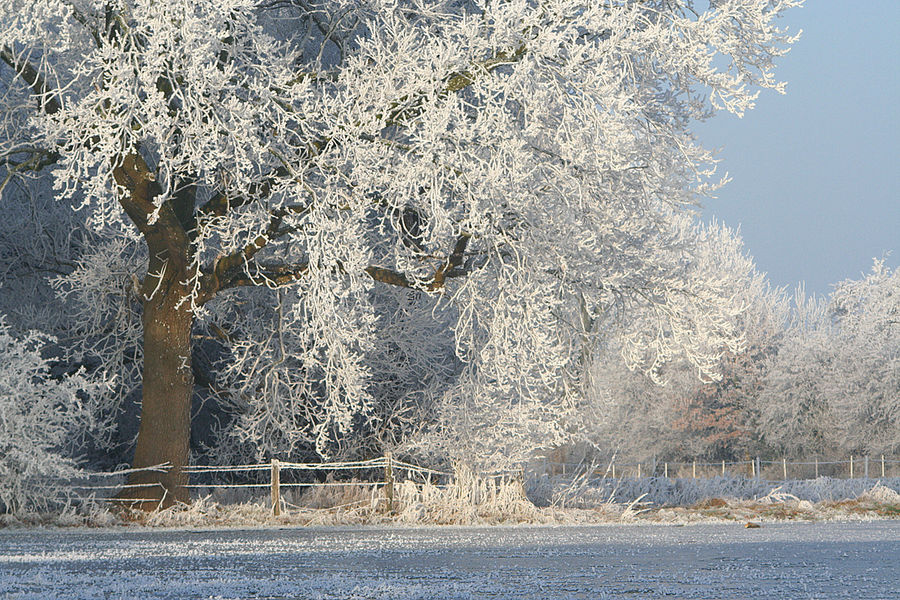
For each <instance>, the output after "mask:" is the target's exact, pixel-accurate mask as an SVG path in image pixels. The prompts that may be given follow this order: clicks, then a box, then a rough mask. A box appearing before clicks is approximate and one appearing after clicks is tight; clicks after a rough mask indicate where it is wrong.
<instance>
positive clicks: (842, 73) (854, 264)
mask: <svg viewBox="0 0 900 600" xmlns="http://www.w3.org/2000/svg"><path fill="white" fill-rule="evenodd" d="M782 22H783V23H784V24H786V25H788V26H789V27H790V28H791V30H792V31H796V30H798V29H802V30H803V36H802V37H801V39H800V40H799V41H798V42H797V43H796V44H795V46H794V48H793V49H792V50H791V52H790V53H789V54H788V55H786V56H784V57H782V58H781V60H780V62H779V65H778V66H779V69H778V75H779V78H780V80H783V81H787V82H788V86H787V95H784V96H781V95H778V94H776V93H763V94H762V95H761V96H760V99H759V101H758V102H757V106H756V108H755V109H754V110H753V111H750V112H749V113H747V114H746V115H745V116H744V118H743V119H738V118H736V117H734V116H732V115H725V114H723V115H719V116H717V117H715V118H714V119H713V120H712V121H710V122H708V123H704V124H702V125H700V126H699V127H698V128H697V134H698V136H699V138H700V140H701V141H702V142H703V144H704V146H706V147H708V148H720V149H721V152H720V154H719V158H720V159H722V162H721V163H720V165H719V169H720V171H727V172H728V173H729V175H730V176H731V177H732V178H733V181H732V182H731V183H730V184H728V186H727V187H726V188H725V189H723V190H721V191H720V192H719V194H718V198H717V199H714V200H709V201H707V202H706V203H705V206H706V208H705V210H704V214H705V215H706V216H707V217H715V218H717V219H719V220H721V221H724V222H725V223H727V224H728V225H731V226H734V227H736V226H738V225H740V227H741V233H742V235H743V238H744V245H745V248H746V250H747V251H748V252H749V253H750V254H751V255H753V256H754V257H755V259H756V262H757V266H758V267H759V269H760V270H761V271H765V272H766V273H768V275H769V278H770V280H771V281H772V283H773V284H775V285H778V286H784V285H786V286H789V287H791V288H793V287H795V286H796V285H797V284H798V283H799V282H801V281H805V283H806V289H807V291H808V292H813V293H817V294H827V293H828V292H830V290H831V284H833V283H835V282H837V281H840V280H842V279H847V278H858V277H859V276H860V274H861V273H862V272H864V271H868V270H869V267H870V266H871V264H872V259H873V258H875V257H881V256H882V255H884V254H885V252H888V251H890V252H891V255H890V257H889V258H888V264H889V265H891V266H893V267H897V266H898V264H900V162H898V149H900V146H898V139H900V127H898V104H900V82H898V79H900V77H898V71H900V58H898V57H900V34H898V31H897V29H898V27H900V0H862V1H859V2H842V1H839V0H807V3H806V5H805V6H803V7H801V8H799V9H794V10H793V11H791V12H790V13H789V14H788V15H787V17H786V18H785V19H784V20H783V21H782Z"/></svg>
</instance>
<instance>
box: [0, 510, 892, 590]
mask: <svg viewBox="0 0 900 600" xmlns="http://www.w3.org/2000/svg"><path fill="white" fill-rule="evenodd" d="M898 556H900V521H875V522H856V523H777V524H766V525H765V526H764V527H762V528H760V529H745V528H744V527H742V526H741V525H740V524H702V525H690V526H684V527H672V526H660V525H613V526H586V527H568V526H567V527H531V526H529V527H475V528H463V527H445V528H435V527H421V528H409V529H403V528H352V529H351V528H324V529H309V528H303V529H250V530H213V531H197V530H148V529H117V530H99V531H97V530H94V531H91V530H83V529H82V530H77V531H76V530H35V529H30V530H7V531H0V597H2V598H3V599H12V598H16V599H19V598H23V599H24V598H28V599H34V600H37V599H42V600H43V599H52V598H65V599H67V600H77V599H82V598H85V599H86V598H104V599H110V600H111V599H119V598H121V599H125V598H127V599H133V598H139V599H141V600H147V599H151V598H171V599H187V598H204V599H232V598H234V599H236V598H270V599H274V598H291V599H294V598H296V599H300V598H303V599H306V598H328V599H331V598H334V599H337V598H340V599H391V600H400V599H413V598H415V599H422V600H428V599H441V598H447V599H449V598H517V599H518V598H529V599H538V598H540V599H556V598H607V597H620V596H622V595H624V596H625V597H630V598H661V597H669V598H749V597H771V598H792V599H796V598H853V599H863V598H865V599H870V598H884V599H887V598H898V597H900V563H898V562H897V557H898Z"/></svg>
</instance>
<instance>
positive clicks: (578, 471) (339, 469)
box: [68, 453, 900, 516]
mask: <svg viewBox="0 0 900 600" xmlns="http://www.w3.org/2000/svg"><path fill="white" fill-rule="evenodd" d="M169 469H171V465H170V464H169V463H163V464H159V465H154V466H151V467H146V468H143V469H122V470H117V471H112V472H88V473H83V474H82V477H81V480H80V481H77V482H76V481H73V482H70V485H69V486H68V487H70V488H71V489H72V490H73V491H74V490H79V491H80V493H86V494H89V495H91V496H92V497H94V498H97V499H101V500H109V501H113V500H114V501H116V502H126V503H127V502H147V501H148V500H147V498H140V497H138V498H128V497H127V495H128V492H127V491H128V490H136V489H141V488H151V487H157V488H159V487H161V485H160V484H158V483H127V482H125V478H126V477H127V476H128V475H131V474H133V473H137V472H141V471H152V472H166V471H168V470H169ZM532 469H533V470H535V471H543V472H545V473H548V474H550V475H551V476H562V477H575V476H580V475H587V476H588V477H600V478H611V479H642V478H650V477H667V478H672V479H679V478H694V479H709V478H713V477H719V476H726V477H727V476H730V477H746V478H756V479H763V480H768V481H777V480H789V479H790V480H804V479H816V478H818V477H823V476H824V477H833V478H845V479H854V478H886V477H898V476H900V460H897V459H896V458H894V457H891V458H887V457H885V456H878V457H869V456H862V457H857V456H849V457H848V458H847V460H824V459H817V458H814V459H812V460H805V461H789V460H787V458H784V457H783V458H781V459H773V460H763V459H761V458H760V457H756V458H753V459H749V460H743V461H716V462H709V461H689V462H674V461H671V462H667V461H648V462H619V461H615V460H613V461H609V462H608V463H606V464H605V466H600V467H597V466H596V463H592V464H588V463H586V462H584V461H583V462H580V463H574V462H552V461H544V462H541V463H538V464H535V465H532ZM183 472H184V473H185V474H187V475H188V477H189V480H190V483H189V484H188V485H187V486H186V487H187V488H188V489H190V490H195V491H196V492H210V491H212V490H218V489H235V490H239V489H247V490H257V491H258V490H263V489H268V490H269V497H270V501H271V504H270V507H271V510H272V512H273V514H274V515H276V516H277V515H279V514H281V510H282V507H283V506H284V505H285V504H286V502H285V500H284V499H283V498H282V490H284V489H291V488H300V489H302V488H322V489H325V488H339V487H349V486H354V487H357V488H371V489H372V490H374V491H377V492H379V493H380V496H379V498H380V500H383V501H384V503H385V508H386V509H387V511H388V512H393V511H394V508H395V496H394V485H395V483H397V482H399V481H404V480H412V481H416V482H420V483H425V482H427V483H430V484H432V485H435V486H438V487H444V486H446V485H448V484H449V483H450V481H451V479H452V477H453V475H454V473H452V472H450V471H444V470H440V469H433V468H429V467H423V466H421V465H416V464H414V463H410V462H405V461H402V460H397V459H395V458H394V457H393V455H392V454H391V453H387V454H385V455H384V456H382V457H378V458H374V459H370V460H359V461H344V462H330V463H298V462H290V461H280V460H277V459H272V460H270V461H269V462H264V463H255V464H247V465H192V466H189V467H185V468H184V469H183ZM476 475H478V477H480V478H483V479H512V478H518V479H521V480H523V481H524V479H525V472H524V470H522V469H517V470H503V471H500V470H498V471H491V472H477V473H476ZM116 478H119V479H120V481H114V480H115V479H116ZM226 478H227V479H230V481H225V480H224V479H226ZM107 481H108V483H107ZM165 493H166V492H165V490H163V497H165ZM135 495H138V494H135Z"/></svg>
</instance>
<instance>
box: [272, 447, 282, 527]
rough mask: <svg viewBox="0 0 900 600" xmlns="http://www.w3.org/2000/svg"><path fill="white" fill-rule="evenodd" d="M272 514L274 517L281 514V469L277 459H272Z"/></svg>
mask: <svg viewBox="0 0 900 600" xmlns="http://www.w3.org/2000/svg"><path fill="white" fill-rule="evenodd" d="M271 482H272V514H274V515H275V516H276V517H277V516H279V515H281V469H280V468H279V466H278V459H277V458H273V459H272V476H271Z"/></svg>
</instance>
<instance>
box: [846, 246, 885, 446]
mask: <svg viewBox="0 0 900 600" xmlns="http://www.w3.org/2000/svg"><path fill="white" fill-rule="evenodd" d="M829 309H830V312H831V315H832V318H833V319H834V320H835V321H836V326H837V335H836V339H835V343H834V348H835V358H834V366H833V369H832V373H830V374H829V375H830V377H829V379H830V380H832V383H831V385H830V386H829V390H830V391H831V393H832V394H833V399H832V402H833V406H834V412H835V417H836V421H837V429H838V433H839V435H840V437H841V439H842V440H843V441H844V444H845V447H846V448H847V450H849V451H850V452H855V453H859V454H863V453H868V454H879V453H885V454H895V453H896V452H897V451H898V450H900V269H893V270H891V269H890V268H889V267H888V266H887V265H886V264H885V262H884V260H876V261H875V263H874V264H873V266H872V270H871V271H870V272H869V273H868V274H866V275H865V276H864V277H862V278H861V279H858V280H846V281H842V282H840V283H838V284H837V285H836V286H835V289H834V292H832V294H831V297H830V303H829Z"/></svg>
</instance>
